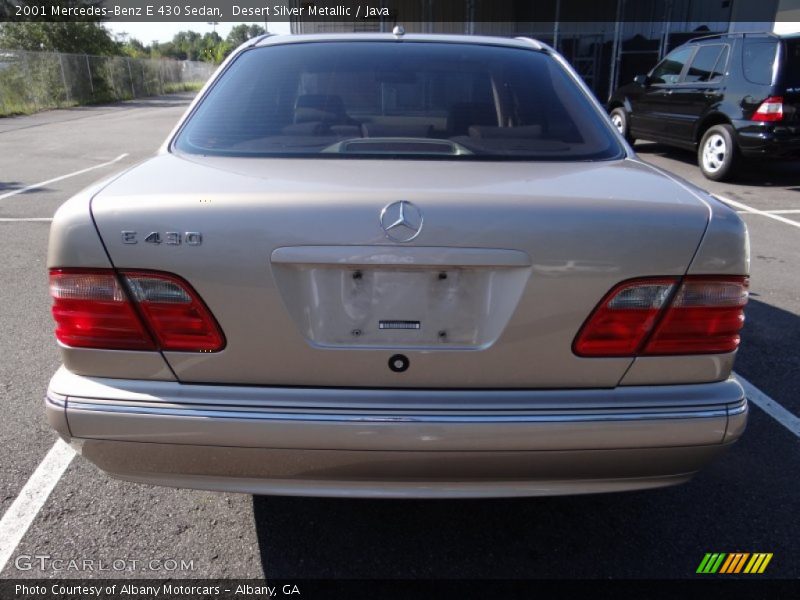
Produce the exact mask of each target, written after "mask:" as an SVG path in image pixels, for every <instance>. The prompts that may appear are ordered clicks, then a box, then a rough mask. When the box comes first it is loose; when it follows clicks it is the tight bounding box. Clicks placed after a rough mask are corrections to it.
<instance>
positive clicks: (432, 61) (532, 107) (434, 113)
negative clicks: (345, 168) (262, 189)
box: [174, 41, 622, 160]
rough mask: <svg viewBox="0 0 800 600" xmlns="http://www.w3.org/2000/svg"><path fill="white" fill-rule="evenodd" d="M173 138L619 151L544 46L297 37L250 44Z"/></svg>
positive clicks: (349, 153) (506, 153)
mask: <svg viewBox="0 0 800 600" xmlns="http://www.w3.org/2000/svg"><path fill="white" fill-rule="evenodd" d="M174 147H175V148H176V149H178V150H180V151H184V152H189V153H194V154H208V155H228V156H290V157H297V156H314V157H348V158H349V157H376V156H377V157H383V158H386V157H393V156H394V157H402V158H406V157H424V158H451V159H459V160H461V159H464V160H469V159H485V160H504V159H522V160H526V159H527V160H592V159H609V158H614V157H618V156H621V155H622V148H621V146H620V145H619V143H618V141H617V140H616V137H615V136H614V134H613V132H612V131H611V129H610V127H608V126H607V124H606V123H605V122H604V120H603V118H602V116H601V115H599V114H598V113H597V112H596V111H595V110H594V109H593V107H592V106H591V104H590V103H589V100H588V98H587V97H586V96H585V95H584V94H583V92H582V91H581V90H580V89H579V88H578V87H577V86H576V85H575V83H574V82H573V81H572V80H571V79H570V78H569V76H568V75H567V74H566V73H565V72H564V70H563V68H562V67H561V66H560V65H559V64H558V63H557V62H556V61H555V60H553V59H552V58H551V57H549V56H547V55H546V54H544V53H541V52H535V51H530V50H524V49H515V48H504V47H500V46H480V45H470V44H452V43H430V42H404V43H397V42H373V41H370V42H360V41H352V42H313V43H290V44H284V45H276V46H267V47H263V48H255V49H252V50H248V51H245V52H244V53H243V54H242V55H241V56H239V57H238V58H237V59H236V60H235V61H234V62H233V63H232V64H231V66H230V67H229V69H228V70H227V71H226V72H225V73H224V74H223V75H222V77H221V78H220V80H219V81H218V82H217V83H216V84H215V85H214V86H213V88H212V89H211V91H210V92H209V94H208V95H207V97H206V98H205V99H204V100H203V101H202V103H201V104H200V105H199V107H198V108H197V110H196V111H195V113H194V114H193V115H192V116H191V117H190V119H189V121H188V122H187V123H186V125H185V126H184V127H183V129H182V130H181V132H180V134H179V135H178V137H177V139H176V142H175V145H174Z"/></svg>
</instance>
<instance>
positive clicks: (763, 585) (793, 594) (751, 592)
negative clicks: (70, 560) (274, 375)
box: [0, 575, 800, 600]
mask: <svg viewBox="0 0 800 600" xmlns="http://www.w3.org/2000/svg"><path fill="white" fill-rule="evenodd" d="M798 593H800V581H798V580H788V581H787V580H770V579H761V578H758V577H757V576H752V575H750V576H743V577H706V578H703V577H698V578H697V579H693V580H685V579H677V580H660V581H648V580H486V579H482V580H353V579H346V580H327V579H310V580H309V579H298V580H290V579H287V580H264V579H262V580H221V579H182V580H167V581H165V580H145V579H129V580H124V579H61V580H55V579H16V580H14V579H8V580H3V581H0V598H2V599H3V600H22V599H25V600H86V599H89V598H102V599H103V600H151V599H152V600H200V599H203V600H205V599H208V600H269V599H273V598H274V599H280V600H290V599H292V598H296V599H300V600H316V599H318V598H337V599H340V600H349V599H351V598H352V599H355V598H370V599H372V600H384V599H387V598H403V599H408V600H412V599H416V598H437V599H439V598H459V600H468V599H471V598H476V599H477V598H481V599H482V600H486V599H493V598H502V599H503V600H506V599H512V598H525V599H526V600H529V599H532V598H542V599H551V598H570V599H572V598H588V597H591V598H640V599H647V600H657V599H661V598H669V599H675V598H703V599H704V600H706V599H711V598H725V599H726V600H732V599H736V598H747V599H748V600H760V599H770V600H778V599H783V598H787V599H788V598H798V597H800V595H799V594H798Z"/></svg>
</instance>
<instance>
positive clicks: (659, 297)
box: [573, 279, 677, 356]
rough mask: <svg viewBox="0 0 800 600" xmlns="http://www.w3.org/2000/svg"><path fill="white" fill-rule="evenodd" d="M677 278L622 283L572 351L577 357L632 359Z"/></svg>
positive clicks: (583, 330)
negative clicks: (629, 357)
mask: <svg viewBox="0 0 800 600" xmlns="http://www.w3.org/2000/svg"><path fill="white" fill-rule="evenodd" d="M676 283H677V279H638V280H634V281H627V282H623V283H621V284H619V285H618V286H617V287H615V288H614V289H613V290H611V291H610V292H609V293H608V294H606V297H605V298H603V300H602V301H601V302H600V304H599V305H598V306H597V308H595V309H594V312H593V313H592V315H591V316H590V317H589V320H588V321H586V323H584V325H583V327H582V328H581V331H580V333H579V334H578V337H577V338H575V343H574V345H573V349H574V351H575V354H577V355H578V356H632V355H634V354H636V352H637V351H638V350H639V348H640V347H641V346H642V344H643V343H644V340H645V337H646V336H647V334H648V333H650V332H651V331H652V330H653V326H654V325H655V321H656V318H657V317H658V315H659V313H660V312H661V309H662V307H663V306H664V304H665V303H666V301H667V299H668V298H669V296H670V294H671V293H672V291H673V289H674V287H675V284H676Z"/></svg>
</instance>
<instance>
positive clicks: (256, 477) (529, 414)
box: [46, 368, 747, 497]
mask: <svg viewBox="0 0 800 600" xmlns="http://www.w3.org/2000/svg"><path fill="white" fill-rule="evenodd" d="M46 407H47V413H48V418H49V420H50V422H51V424H52V425H53V426H54V428H55V429H56V430H57V431H58V432H59V433H60V434H61V435H62V436H63V437H65V438H66V439H68V440H70V441H71V443H72V444H73V445H74V446H75V447H76V448H77V449H78V450H79V451H80V452H81V453H82V454H83V455H84V456H85V457H86V458H87V459H89V460H90V461H91V462H93V463H95V464H96V465H97V466H99V467H100V468H101V469H103V470H105V471H107V472H108V473H110V474H112V475H114V476H117V477H120V478H123V479H128V480H133V481H139V482H144V483H153V484H158V485H170V486H178V487H193V488H201V489H213V490H221V491H237V492H247V493H259V494H269V493H272V494H297V495H320V496H366V497H491V496H532V495H554V494H572V493H590V492H602V491H617V490H627V489H642V488H648V487H658V486H663V485H670V484H673V483H679V482H682V481H685V480H686V479H688V478H689V477H691V475H692V474H693V473H694V472H695V471H697V470H698V469H699V468H700V467H702V466H703V465H704V464H705V463H707V462H708V461H710V460H712V459H713V458H714V457H715V456H717V455H718V454H719V453H721V452H722V451H723V450H724V449H725V448H726V447H727V446H728V445H729V444H730V443H732V442H733V441H735V440H736V439H737V438H738V437H739V436H740V435H741V433H742V431H743V430H744V427H745V423H746V419H747V403H746V400H745V398H744V392H743V391H742V389H741V387H740V386H739V385H738V383H736V382H735V381H733V380H728V381H723V382H718V383H711V384H698V385H682V386H653V387H629V388H621V387H620V388H616V389H613V390H566V391H546V390H541V391H540V390H536V391H527V390H468V391H456V390H362V389H359V390H356V389H319V388H306V389H301V388H254V387H238V386H231V387H228V386H202V385H181V384H177V383H173V382H148V381H128V380H112V379H96V378H86V377H79V376H76V375H73V374H71V373H70V372H69V371H66V370H65V369H63V368H62V369H61V370H60V371H59V372H58V373H57V374H56V375H55V376H54V378H53V380H52V381H51V386H50V389H49V390H48V394H47V401H46Z"/></svg>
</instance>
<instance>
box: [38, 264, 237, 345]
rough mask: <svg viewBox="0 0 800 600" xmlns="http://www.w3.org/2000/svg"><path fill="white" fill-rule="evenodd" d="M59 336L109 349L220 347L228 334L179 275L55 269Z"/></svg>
mask: <svg viewBox="0 0 800 600" xmlns="http://www.w3.org/2000/svg"><path fill="white" fill-rule="evenodd" d="M50 295H51V297H52V299H53V309H52V312H53V318H54V319H55V321H56V331H55V333H56V338H57V339H58V341H59V342H61V343H62V344H64V345H66V346H72V347H77V348H102V349H109V350H174V351H181V352H216V351H218V350H221V349H222V348H224V346H225V337H224V336H223V334H222V331H221V330H220V328H219V325H217V322H216V320H215V319H214V317H213V315H212V314H211V312H210V311H209V310H208V308H207V307H206V305H205V304H204V303H203V301H202V300H201V299H200V297H199V296H198V295H197V293H196V292H195V291H194V290H193V289H192V288H191V286H190V285H189V284H188V283H186V282H185V281H184V280H183V279H181V278H180V277H177V276H176V275H171V274H168V273H161V272H153V271H121V272H120V273H119V275H118V274H117V273H115V272H114V271H113V270H112V269H51V270H50Z"/></svg>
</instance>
